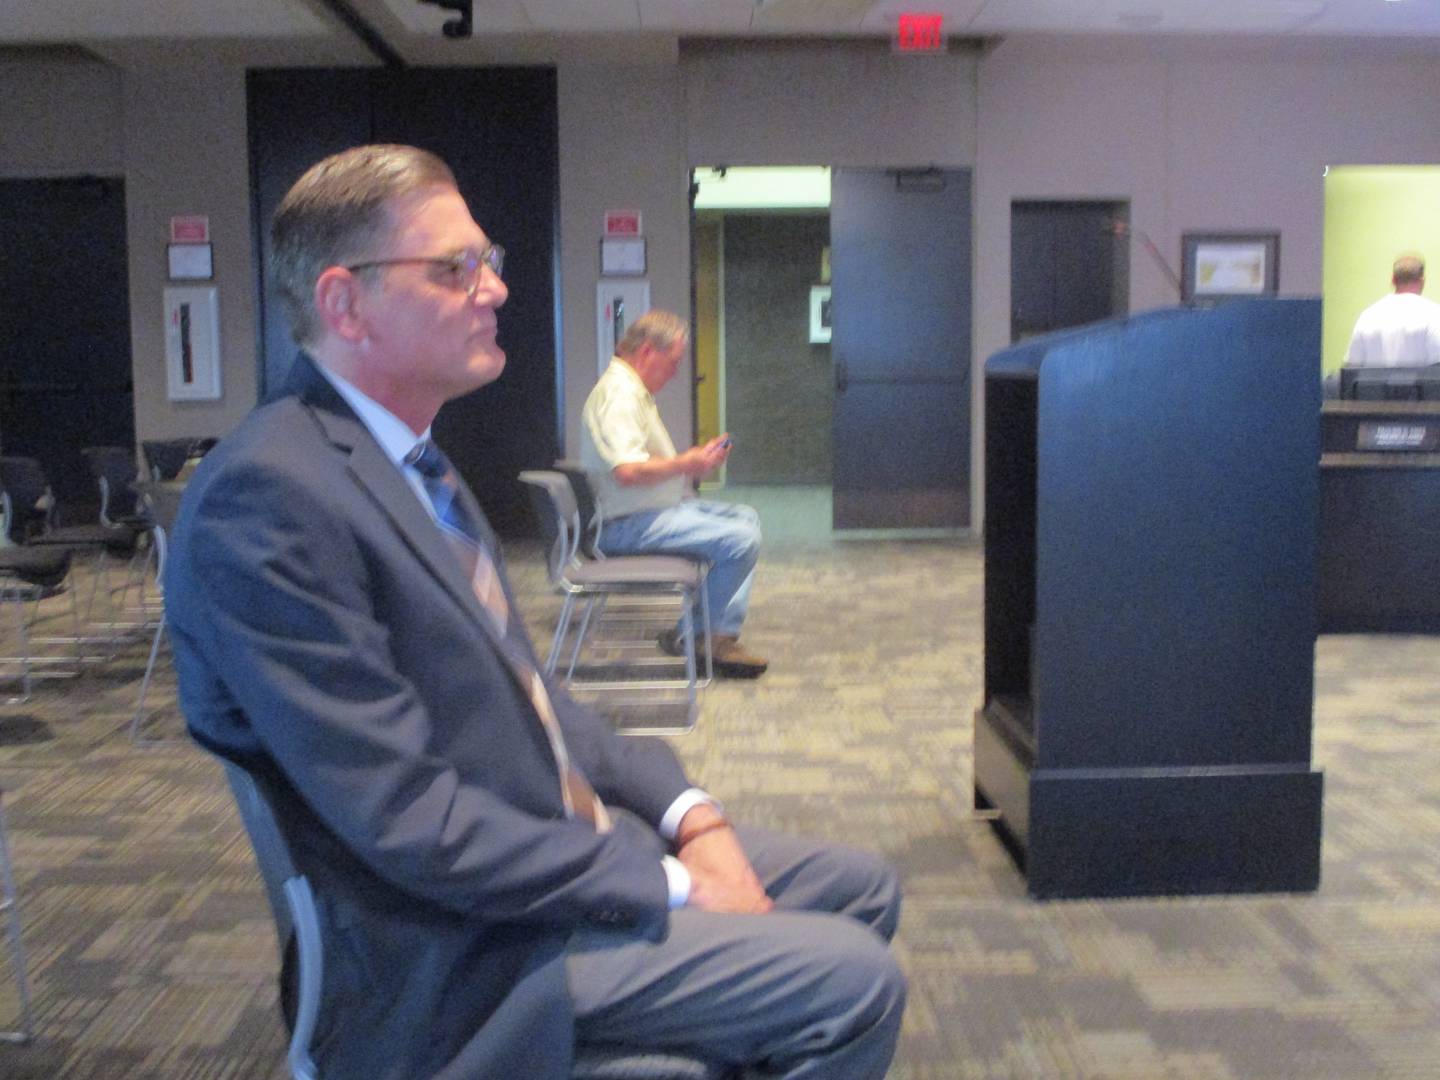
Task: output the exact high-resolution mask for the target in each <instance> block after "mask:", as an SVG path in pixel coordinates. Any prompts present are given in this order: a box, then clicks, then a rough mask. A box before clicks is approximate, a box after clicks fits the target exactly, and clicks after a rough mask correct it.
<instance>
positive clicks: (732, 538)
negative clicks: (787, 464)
mask: <svg viewBox="0 0 1440 1080" xmlns="http://www.w3.org/2000/svg"><path fill="white" fill-rule="evenodd" d="M598 546H599V548H600V550H601V551H602V552H604V553H605V554H606V555H691V556H694V557H695V558H697V559H705V560H706V561H708V562H709V563H710V574H709V576H708V577H707V578H706V579H705V593H706V598H707V599H708V600H709V603H710V629H711V631H712V632H713V633H716V634H730V635H732V636H733V635H737V634H739V633H740V624H741V623H743V622H744V621H745V609H746V608H747V607H749V606H750V585H751V583H752V582H753V581H754V580H755V564H756V562H758V561H759V559H760V515H758V514H757V513H755V511H754V510H752V509H751V508H750V507H748V506H741V505H739V504H737V503H723V502H713V501H711V500H709V499H686V500H685V501H683V502H681V503H679V504H677V505H675V506H669V507H666V508H665V509H664V510H641V511H639V512H637V513H634V514H626V515H625V516H624V517H618V518H611V519H607V520H606V521H605V522H604V524H603V526H602V527H601V530H600V541H599V545H598ZM695 618H696V620H697V621H696V623H695V629H696V632H697V634H698V632H699V629H700V623H699V621H698V620H699V618H700V612H699V610H698V609H697V610H696V611H695Z"/></svg>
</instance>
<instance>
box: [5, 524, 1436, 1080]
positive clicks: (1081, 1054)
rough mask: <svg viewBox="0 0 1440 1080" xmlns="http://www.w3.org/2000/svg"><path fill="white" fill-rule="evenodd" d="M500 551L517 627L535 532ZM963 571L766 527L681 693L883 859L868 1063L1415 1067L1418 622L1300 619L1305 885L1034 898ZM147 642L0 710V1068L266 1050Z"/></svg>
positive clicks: (1424, 878)
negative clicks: (1306, 767)
mask: <svg viewBox="0 0 1440 1080" xmlns="http://www.w3.org/2000/svg"><path fill="white" fill-rule="evenodd" d="M510 558H511V563H512V568H513V570H514V574H515V577H516V579H517V583H518V585H519V588H520V591H521V592H522V595H524V596H526V597H527V615H528V616H529V617H530V619H531V621H532V625H533V626H534V628H535V630H536V635H537V637H538V638H541V639H542V640H543V639H544V638H545V637H547V636H548V626H549V624H548V622H547V620H548V619H550V618H552V617H553V613H554V611H555V610H556V605H555V603H554V601H553V598H551V597H549V596H548V595H547V594H546V592H545V586H544V577H543V572H542V569H541V566H540V561H539V559H540V555H539V552H538V551H537V550H530V549H526V548H523V547H522V548H519V549H515V550H512V551H511V553H510ZM981 572H982V566H981V558H980V554H979V551H978V548H977V547H976V546H974V545H973V544H968V543H963V542H935V543H908V544H907V543H898V542H886V543H848V542H847V543H830V542H824V543H812V544H808V545H791V546H787V545H786V544H784V543H783V542H782V543H776V544H774V545H772V548H771V550H770V551H768V552H767V555H766V557H765V558H764V559H763V560H762V564H761V571H760V575H759V579H758V581H757V584H756V588H755V596H754V604H753V609H752V616H751V620H750V623H749V624H748V626H747V631H746V640H747V642H748V643H749V644H750V645H751V646H752V647H754V648H755V649H757V650H759V651H761V652H764V653H767V654H768V655H769V656H770V658H771V660H772V664H773V666H772V670H771V672H770V673H769V674H768V675H766V676H765V677H764V678H763V679H760V680H759V681H757V682H754V683H726V682H722V683H717V684H715V685H714V686H712V687H711V688H709V689H708V690H706V691H704V696H703V707H702V717H701V721H700V726H699V729H698V730H697V731H696V732H694V733H693V734H689V735H685V736H680V737H677V738H676V739H675V743H676V745H677V746H678V748H679V749H680V751H681V753H682V754H683V756H684V757H685V759H686V760H687V762H688V763H689V764H690V766H691V767H692V770H693V772H694V774H695V775H696V777H697V778H698V779H699V780H700V781H701V782H702V783H703V784H704V785H705V786H707V787H708V788H710V789H711V790H712V791H714V792H715V793H716V794H717V795H718V796H720V797H721V798H723V799H724V800H725V801H726V803H727V805H728V807H729V809H730V810H731V812H732V813H733V814H734V815H735V816H736V817H739V818H742V819H745V820H748V821H753V822H758V823H763V824H766V825H769V826H773V827H780V828H785V829H792V830H796V831H805V832H809V833H812V834H818V835H823V836H829V837H835V838H845V839H849V840H852V841H858V842H861V843H867V844H871V845H874V846H876V847H878V848H880V849H882V850H883V851H885V852H886V853H887V854H888V855H889V856H890V857H891V858H892V859H893V860H894V861H895V862H896V863H897V864H898V865H899V866H900V868H901V870H902V872H903V875H904V878H905V881H906V885H907V908H906V913H905V918H904V922H903V925H902V928H901V932H900V937H899V939H898V942H897V945H896V948H897V951H898V954H899V956H900V960H901V962H902V964H903V966H904V967H905V969H906V971H907V972H908V973H909V975H910V979H911V999H910V1006H909V1009H908V1012H907V1014H906V1018H905V1029H904V1035H903V1038H902V1042H901V1046H900V1051H899V1055H898V1057H897V1060H896V1063H895V1066H894V1068H893V1070H892V1072H891V1075H892V1077H893V1078H895V1080H970V1078H975V1080H981V1078H984V1080H1010V1078H1035V1080H1049V1078H1056V1080H1059V1078H1082V1080H1160V1078H1174V1080H1284V1078H1295V1080H1357V1078H1372V1077H1373V1078H1397V1080H1398V1078H1402V1077H1404V1078H1415V1080H1419V1078H1434V1077H1440V739H1437V738H1436V733H1435V725H1436V721H1437V715H1440V686H1437V683H1436V679H1435V672H1436V671H1437V670H1440V639H1436V638H1420V637H1414V638H1409V637H1389V638H1382V637H1327V638H1322V639H1321V640H1320V642H1319V645H1318V650H1317V709H1316V740H1315V745H1316V750H1315V756H1316V761H1317V763H1318V764H1319V765H1320V766H1321V767H1323V768H1324V769H1325V771H1326V794H1325V839H1324V862H1323V881H1322V884H1321V888H1320V891H1319V892H1318V893H1316V894H1314V895H1301V896H1283V895H1282V896H1258V897H1230V898H1202V899H1173V900H1143V901H1106V902H1086V901H1072V902H1063V903H1046V904H1037V903H1034V902H1032V901H1030V900H1028V899H1027V898H1026V897H1025V893H1024V886H1023V882H1022V880H1021V879H1020V877H1019V875H1018V874H1017V872H1016V871H1015V869H1014V866H1013V864H1012V863H1011V862H1010V860H1009V858H1008V857H1007V856H1006V854H1005V853H1004V851H1003V850H1002V849H1001V847H1000V845H999V844H998V842H997V841H996V840H995V838H994V837H993V835H992V834H991V832H990V829H989V826H988V825H987V824H986V823H984V822H983V821H980V820H978V819H976V818H975V817H974V816H973V814H972V812H971V809H970V775H971V774H970V740H971V713H972V711H973V709H974V708H975V706H976V705H977V704H978V701H979V695H980V670H981V668H980V665H981V654H980V583H981ZM62 602H63V601H61V600H51V601H47V602H46V603H47V605H52V606H53V605H58V604H61V603H62ZM56 610H63V609H60V608H57V609H56ZM6 651H7V652H8V651H9V650H8V648H7V649H6ZM145 655H146V652H145V646H144V645H143V644H142V643H140V642H138V641H136V642H134V643H132V644H130V645H128V646H126V647H125V648H124V649H123V650H122V651H121V652H120V653H119V655H118V656H117V657H116V658H115V659H112V660H110V661H108V662H107V663H104V664H101V665H97V666H95V667H94V668H93V669H91V670H89V671H87V673H86V674H85V675H84V676H83V677H81V678H80V679H77V680H74V681H70V682H56V683H50V684H47V685H43V686H41V687H40V688H38V689H37V691H36V694H35V696H34V698H33V699H32V700H31V701H30V702H29V703H28V704H25V705H18V706H15V705H12V706H6V707H0V786H3V788H4V790H5V806H6V810H7V813H8V816H9V826H10V838H11V844H12V853H13V856H14V860H15V863H16V872H17V877H18V881H19V887H20V892H21V903H22V912H23V916H24V926H25V942H26V945H27V947H28V950H29V960H30V973H31V977H32V980H33V984H34V990H35V1004H36V1012H37V1020H38V1027H39V1037H38V1039H37V1040H36V1042H34V1043H33V1044H32V1045H29V1046H24V1047H15V1046H6V1045H0V1077H4V1078H5V1080H51V1078H59V1077H63V1078H74V1080H90V1078H94V1080H100V1078H104V1080H125V1078H142V1077H144V1078H164V1080H172V1078H173V1080H180V1078H186V1080H279V1078H281V1077H284V1076H285V1071H284V1067H283V1043H284V1039H283V1035H282V1032H281V1029H280V1025H279V1022H278V1019H277V1015H276V1009H275V990H274V984H273V971H274V968H275V963H276V961H275V944H274V938H273V933H272V930H271V924H270V918H269V914H268V911H267V910H266V907H265V901H264V898H263V894H262V892H261V888H260V884H259V879H258V877H257V876H256V874H255V872H254V870H253V866H252V863H251V856H250V852H249V848H248V844H247V842H246V840H245V838H244V836H243V834H242V833H241V831H240V827H239V824H238V820H237V818H236V815H235V813H234V810H233V807H232V804H231V800H230V796H229V793H228V790H227V789H226V787H225V785H224V781H223V779H222V776H221V773H220V771H219V769H218V768H217V767H216V766H214V765H213V764H212V763H211V762H210V761H209V760H207V759H206V758H205V756H204V755H203V754H202V753H201V752H199V751H198V750H196V749H195V748H193V747H192V746H190V745H189V744H187V743H185V742H183V741H176V742H170V743H163V744H161V745H157V746H153V747H137V746H135V745H133V744H132V743H131V742H130V741H129V738H128V733H127V731H126V728H127V725H128V724H129V722H130V718H131V716H132V714H133V711H134V707H135V700H136V694H137V691H138V685H139V680H140V676H141V674H142V672H143V668H144V661H145ZM9 689H10V687H9V686H8V685H7V686H0V691H7V690H9ZM152 700H153V703H154V705H155V708H154V710H153V712H152V714H151V719H150V722H149V723H148V724H147V730H149V731H150V732H151V733H152V734H155V735H160V736H164V735H167V734H169V735H172V736H173V735H178V733H179V730H180V726H179V720H178V717H177V716H176V715H175V712H174V708H173V701H174V695H173V679H172V678H171V676H170V675H169V670H168V666H167V665H164V664H163V663H162V675H161V677H160V679H159V683H158V686H157V689H156V694H155V696H154V698H153V699H152ZM8 976H9V972H8V969H7V968H6V967H5V961H0V1027H3V1026H5V1025H7V1024H8V1023H9V1021H10V1019H11V1017H12V1016H13V1015H14V1012H15V997H14V993H13V988H12V985H11V980H10V979H9V977H8Z"/></svg>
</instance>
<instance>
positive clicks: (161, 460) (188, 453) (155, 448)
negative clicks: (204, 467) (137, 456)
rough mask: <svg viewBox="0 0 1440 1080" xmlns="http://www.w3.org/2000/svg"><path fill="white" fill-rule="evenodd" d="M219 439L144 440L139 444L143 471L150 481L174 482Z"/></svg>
mask: <svg viewBox="0 0 1440 1080" xmlns="http://www.w3.org/2000/svg"><path fill="white" fill-rule="evenodd" d="M219 441H220V440H219V439H214V438H203V439H197V438H194V437H189V436H187V437H185V438H181V439H146V440H144V441H143V442H141V444H140V453H141V454H142V455H144V458H145V471H146V473H147V474H148V475H149V477H150V479H151V480H176V479H179V478H180V474H181V473H182V472H184V470H185V466H186V465H188V464H190V462H192V461H195V460H198V459H199V458H202V457H204V456H205V455H206V454H208V453H209V452H210V449H211V448H212V447H213V446H214V445H215V444H216V443H217V442H219Z"/></svg>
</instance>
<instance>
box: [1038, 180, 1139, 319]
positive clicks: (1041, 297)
mask: <svg viewBox="0 0 1440 1080" xmlns="http://www.w3.org/2000/svg"><path fill="white" fill-rule="evenodd" d="M1129 221H1130V205H1129V203H1125V202H1098V201H1085V202H1078V201H1073V200H1072V201H1060V200H1049V199H1046V200H1026V201H1020V200H1016V201H1015V202H1013V203H1011V204H1010V340H1011V341H1012V342H1016V341H1021V340H1023V339H1024V338H1027V337H1031V336H1033V335H1036V334H1048V333H1050V332H1051V331H1052V330H1063V329H1064V328H1065V327H1067V326H1084V325H1085V324H1086V323H1092V322H1098V321H1099V320H1101V319H1108V318H1110V317H1111V316H1112V315H1123V314H1124V313H1125V312H1126V311H1127V310H1129V307H1130V230H1129Z"/></svg>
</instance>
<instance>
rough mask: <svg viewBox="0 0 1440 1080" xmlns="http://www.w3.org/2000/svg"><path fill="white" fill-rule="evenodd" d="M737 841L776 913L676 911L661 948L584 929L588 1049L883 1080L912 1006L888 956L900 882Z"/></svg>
mask: <svg viewBox="0 0 1440 1080" xmlns="http://www.w3.org/2000/svg"><path fill="white" fill-rule="evenodd" d="M739 835H740V841H741V843H742V845H743V846H744V848H745V851H746V854H747V855H749V857H750V861H751V864H752V865H753V866H754V868H755V873H756V874H757V875H758V876H759V878H760V880H761V881H762V882H763V883H764V885H765V891H766V892H767V893H768V894H769V896H770V897H771V899H773V900H774V901H775V908H774V910H773V911H771V912H769V913H767V914H765V915H721V914H714V913H711V912H706V911H698V910H696V909H693V908H681V909H680V910H678V911H673V912H671V913H670V918H669V927H668V933H666V934H665V935H664V937H663V939H661V940H650V939H648V938H646V937H645V936H643V935H641V934H639V933H636V932H633V931H630V932H627V931H624V930H609V929H604V930H599V929H596V930H591V929H586V930H583V931H579V932H577V933H576V934H575V935H574V937H573V938H572V939H571V943H570V949H569V955H568V958H567V974H568V980H569V984H570V992H571V997H572V998H573V1001H574V1006H575V1013H576V1022H577V1034H578V1037H579V1039H580V1041H581V1042H603V1043H611V1044H618V1045H622V1046H635V1047H638V1048H646V1049H655V1050H661V1049H676V1050H687V1051H690V1052H692V1053H694V1054H696V1055H698V1056H700V1057H703V1058H707V1059H709V1060H713V1061H722V1062H727V1063H730V1064H732V1065H743V1066H748V1067H749V1068H750V1069H751V1075H755V1076H764V1077H781V1078H784V1080H822V1078H824V1080H832V1078H833V1080H881V1078H882V1077H884V1075H885V1073H886V1070H887V1069H888V1068H889V1065H890V1059H891V1057H892V1056H893V1055H894V1053H895V1042H896V1039H897V1038H898V1036H899V1033H900V1018H901V1014H902V1013H903V1011H904V1007H905V977H904V976H903V975H902V974H901V973H900V970H899V968H898V967H897V966H896V964H895V960H894V957H893V956H892V955H891V953H890V950H889V949H888V948H887V947H886V943H887V942H888V941H889V939H890V938H891V936H892V935H893V934H894V933H895V928H896V925H897V924H898V922H899V917H900V887H899V882H898V881H897V879H896V876H895V873H894V871H893V870H892V869H891V867H890V866H889V865H888V864H887V863H885V862H884V861H883V860H881V859H880V858H878V857H877V856H875V855H872V854H869V853H867V852H863V851H858V850H856V849H853V848H848V847H843V846H840V845H833V844H817V843H812V842H809V841H804V840H797V839H793V838H790V837H785V836H780V835H777V834H774V833H766V832H763V831H759V830H751V829H741V830H740V831H739ZM656 840H657V856H658V853H659V852H660V851H661V850H663V846H662V844H663V842H661V841H659V838H658V837H657V838H656ZM653 937H655V935H653V934H652V935H650V938H653Z"/></svg>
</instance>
